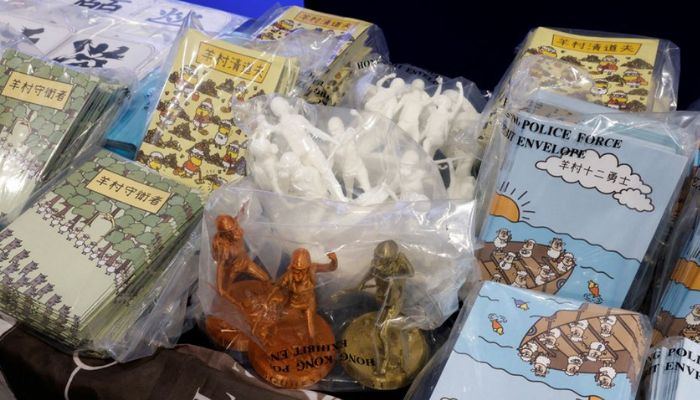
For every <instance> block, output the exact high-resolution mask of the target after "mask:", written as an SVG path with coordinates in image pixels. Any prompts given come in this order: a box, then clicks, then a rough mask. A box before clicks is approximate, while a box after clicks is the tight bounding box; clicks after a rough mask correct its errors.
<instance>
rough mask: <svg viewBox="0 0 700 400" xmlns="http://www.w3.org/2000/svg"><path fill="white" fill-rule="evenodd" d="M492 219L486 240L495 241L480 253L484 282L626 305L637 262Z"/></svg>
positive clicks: (544, 230) (524, 225)
mask: <svg viewBox="0 0 700 400" xmlns="http://www.w3.org/2000/svg"><path fill="white" fill-rule="evenodd" d="M490 219H491V220H490V223H489V226H488V227H487V228H485V229H484V230H483V231H482V237H483V238H493V239H492V240H491V242H487V243H486V244H485V245H484V247H483V248H482V249H481V250H479V252H478V263H479V265H480V267H481V271H482V277H485V278H487V279H489V280H492V281H495V282H500V283H503V284H507V285H511V286H514V287H519V288H526V289H533V290H537V291H541V292H545V293H550V294H558V295H559V296H562V297H567V298H572V299H578V300H586V301H590V302H592V303H597V304H601V303H604V304H606V305H613V306H620V305H622V303H623V301H624V299H625V297H626V295H627V291H628V290H629V287H630V285H631V284H632V281H633V280H634V277H635V275H636V273H637V269H638V268H639V264H640V262H639V260H634V259H628V258H625V257H623V256H622V255H620V254H619V253H617V252H614V251H610V250H608V249H605V248H603V247H602V246H598V245H593V244H591V243H589V242H588V241H586V240H584V239H576V238H574V237H571V236H570V235H567V234H563V233H559V232H554V231H552V230H550V229H548V228H544V227H534V226H532V225H530V224H528V223H527V222H525V221H521V222H511V221H509V220H508V219H506V218H504V217H495V216H492V217H491V218H490ZM504 238H505V239H504Z"/></svg>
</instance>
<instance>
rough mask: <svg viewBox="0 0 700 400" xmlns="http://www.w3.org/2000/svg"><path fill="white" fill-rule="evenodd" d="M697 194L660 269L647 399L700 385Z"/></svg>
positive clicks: (685, 394) (684, 393)
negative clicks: (699, 373) (697, 375)
mask: <svg viewBox="0 0 700 400" xmlns="http://www.w3.org/2000/svg"><path fill="white" fill-rule="evenodd" d="M691 191H692V192H691V195H690V198H689V199H688V201H687V202H686V205H685V207H684V210H683V212H682V213H681V215H680V218H679V219H678V222H677V224H676V226H675V227H674V231H673V233H672V234H671V237H670V239H669V241H668V246H667V248H666V253H667V254H666V259H665V261H664V263H663V264H661V269H660V271H659V272H658V273H657V282H658V284H656V285H655V289H656V291H655V292H654V301H653V303H652V307H653V308H652V312H653V314H652V315H653V316H654V320H653V321H654V339H653V342H654V346H655V349H654V353H653V355H652V357H651V359H650V365H649V366H648V368H647V372H648V376H647V377H646V381H647V382H646V393H645V395H646V397H645V398H647V399H685V398H690V397H692V396H693V395H694V394H695V393H697V390H698V388H700V383H698V380H697V379H695V377H694V374H693V372H690V373H689V372H688V371H695V370H697V369H696V368H697V366H698V362H700V361H699V360H698V359H697V354H700V266H699V265H698V264H699V263H700V259H699V258H698V257H699V256H700V234H699V232H700V229H699V227H700V224H698V217H699V216H700V214H698V200H699V196H698V192H697V190H696V188H694V187H693V188H691Z"/></svg>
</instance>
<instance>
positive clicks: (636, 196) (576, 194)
mask: <svg viewBox="0 0 700 400" xmlns="http://www.w3.org/2000/svg"><path fill="white" fill-rule="evenodd" d="M542 110H543V109H542V108H540V109H539V110H538V111H542ZM551 114H552V113H548V114H547V115H551ZM577 118H579V117H578V116H576V115H575V114H571V115H570V116H568V118H564V119H565V120H560V119H561V118H554V117H552V118H547V117H542V116H539V115H535V114H532V113H528V112H525V111H522V112H519V113H515V114H507V115H506V117H505V120H504V121H503V128H502V129H501V132H500V133H501V134H502V135H503V136H505V139H506V140H507V149H506V151H505V158H504V160H503V164H502V166H501V169H500V171H499V172H498V176H497V181H496V182H495V192H494V193H492V195H491V199H490V200H491V201H490V208H489V210H488V215H487V216H486V218H485V220H484V224H483V225H482V228H481V231H480V234H479V237H480V239H481V240H482V241H484V242H485V245H484V247H483V248H482V249H481V250H480V251H479V252H478V261H479V265H480V269H481V273H482V278H483V279H485V280H492V281H496V282H501V283H504V284H507V285H511V286H514V287H518V288H527V289H533V290H536V291H540V292H545V293H550V294H558V295H560V296H563V297H568V298H572V299H577V300H586V301H589V302H593V303H598V304H605V305H608V306H613V307H619V306H622V305H623V303H624V302H625V299H626V297H627V295H628V293H629V292H630V290H631V289H632V286H633V283H634V282H635V279H639V277H640V276H641V275H642V274H643V273H644V272H648V271H646V270H644V268H646V266H645V265H644V264H643V262H642V261H643V259H644V257H645V255H647V254H648V251H649V250H650V248H651V247H652V246H654V238H655V235H656V234H657V231H658V230H659V229H661V228H660V227H661V224H662V222H665V221H666V219H665V218H666V216H667V215H668V213H669V209H670V206H671V205H672V204H673V203H674V202H675V200H676V197H677V195H678V192H679V188H680V185H681V184H682V182H683V179H684V177H685V176H686V174H687V173H688V171H689V167H688V166H689V155H688V154H687V153H686V152H684V150H683V147H682V146H679V145H678V144H677V143H676V142H675V141H674V140H672V139H673V135H670V134H669V133H668V132H669V130H670V129H672V127H671V126H669V125H667V124H661V123H659V124H657V125H655V124H654V123H652V122H650V121H647V120H641V119H635V118H637V117H630V116H628V115H624V114H609V115H604V116H602V115H601V116H598V117H596V118H592V119H588V120H586V121H587V122H585V123H584V122H581V123H575V122H573V121H575V120H576V119H577ZM581 121H583V119H581ZM637 122H638V123H637ZM638 126H643V127H644V128H643V129H642V128H638ZM655 126H658V130H654V129H651V128H654V127H655Z"/></svg>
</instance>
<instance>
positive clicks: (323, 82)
mask: <svg viewBox="0 0 700 400" xmlns="http://www.w3.org/2000/svg"><path fill="white" fill-rule="evenodd" d="M372 26H373V25H372V24H370V23H369V22H365V21H360V20H357V19H352V18H344V17H339V16H336V15H331V14H325V13H321V12H317V11H313V10H309V9H306V8H302V7H296V6H294V7H289V8H287V9H286V10H285V11H284V12H283V13H281V14H279V15H278V16H276V17H275V18H272V19H271V20H270V21H269V23H267V24H264V25H263V26H261V27H260V28H259V29H258V30H257V32H256V33H255V35H256V37H257V38H258V39H260V40H270V41H274V40H281V39H283V38H285V37H286V36H287V35H289V34H291V33H292V32H294V31H297V30H308V31H320V32H330V33H331V34H332V35H333V36H334V37H335V38H336V39H337V46H336V48H335V49H334V51H333V53H332V54H331V57H330V58H329V59H328V60H327V61H326V67H327V69H326V71H324V72H323V73H322V74H320V75H319V76H314V77H313V84H312V85H311V87H310V88H308V89H307V90H306V93H305V96H304V97H305V98H306V100H307V101H309V102H311V103H321V104H328V105H335V104H337V103H338V102H339V101H340V99H341V98H342V97H343V95H344V93H345V91H346V89H347V87H346V86H347V83H348V79H347V78H348V77H349V75H350V73H351V72H352V65H351V64H352V63H353V62H359V61H361V60H363V59H364V58H365V57H366V56H367V55H369V54H370V53H371V52H372V48H371V47H369V46H368V40H369V39H370V32H371V29H370V28H371V27H372Z"/></svg>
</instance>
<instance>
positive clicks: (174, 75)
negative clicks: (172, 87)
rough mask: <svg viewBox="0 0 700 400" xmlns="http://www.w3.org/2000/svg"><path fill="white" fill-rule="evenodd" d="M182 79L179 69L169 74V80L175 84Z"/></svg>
mask: <svg viewBox="0 0 700 400" xmlns="http://www.w3.org/2000/svg"><path fill="white" fill-rule="evenodd" d="M179 79H180V74H179V73H178V72H177V71H173V72H171V73H170V75H169V76H168V82H170V83H172V84H175V83H176V82H177V81H178V80H179Z"/></svg>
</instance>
